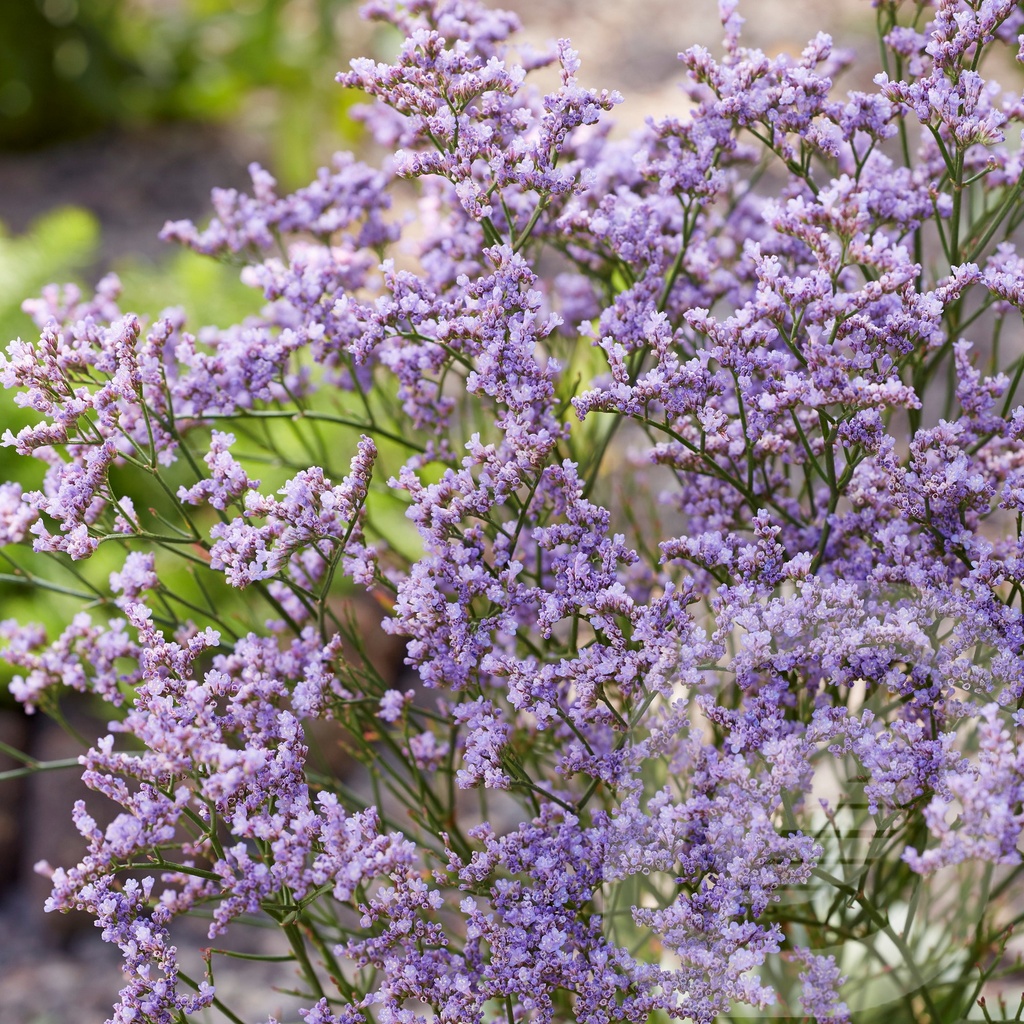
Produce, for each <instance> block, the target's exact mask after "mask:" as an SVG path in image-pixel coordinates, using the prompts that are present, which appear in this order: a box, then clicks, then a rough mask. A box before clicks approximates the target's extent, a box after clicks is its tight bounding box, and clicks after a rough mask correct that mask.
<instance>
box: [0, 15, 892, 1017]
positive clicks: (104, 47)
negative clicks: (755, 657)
mask: <svg viewBox="0 0 1024 1024" xmlns="http://www.w3.org/2000/svg"><path fill="white" fill-rule="evenodd" d="M502 6H505V7H511V8H512V9H514V10H516V11H517V12H518V13H519V14H520V16H521V18H522V21H523V23H524V26H525V29H526V31H525V37H526V40H527V41H528V42H530V43H531V44H533V45H534V46H538V47H540V46H544V45H545V44H547V43H549V42H550V41H551V40H552V39H554V38H557V37H559V36H568V37H569V38H570V39H571V40H572V42H573V45H574V46H575V47H576V49H577V50H579V52H580V55H581V58H582V60H583V67H582V71H581V79H582V80H583V82H584V83H585V84H586V85H589V86H594V87H597V88H615V89H619V90H620V91H621V92H622V93H623V94H624V95H625V96H626V103H624V104H623V105H622V106H620V107H619V108H617V110H616V112H615V115H614V116H615V119H616V120H617V121H618V122H619V123H620V124H621V125H623V126H624V128H628V127H629V126H635V125H638V124H640V123H641V122H642V120H643V119H644V117H646V116H648V115H664V114H667V113H670V112H673V111H679V110H680V107H681V103H682V100H681V97H680V94H679V93H678V89H677V85H676V83H677V82H678V78H679V65H678V61H677V59H676V57H677V54H678V52H679V51H680V50H682V49H685V48H686V47H688V46H690V45H692V44H694V43H703V44H705V45H708V46H710V47H711V48H712V49H714V48H715V47H716V45H717V43H718V40H719V39H720V27H719V25H718V19H717V13H718V6H717V0H631V2H630V0H514V2H511V3H504V4H502ZM741 11H742V13H744V14H745V15H746V16H747V18H748V26H747V39H748V40H749V42H750V44H751V45H758V46H762V47H763V48H765V49H766V50H768V51H769V52H777V51H779V50H787V51H790V52H794V53H796V52H799V51H800V50H801V49H802V48H803V46H804V44H805V43H806V41H807V39H808V38H809V37H810V36H812V35H813V34H814V33H815V32H816V31H818V30H824V31H829V32H832V33H833V34H834V36H835V38H836V40H837V42H838V43H841V44H842V45H843V46H845V47H850V48H853V49H855V50H857V51H858V52H859V53H863V54H865V55H866V56H868V57H869V58H870V59H869V60H866V61H865V62H864V64H863V66H860V65H858V66H857V67H856V68H855V69H854V70H853V71H852V72H851V78H850V84H852V83H853V82H854V81H855V82H856V84H857V85H858V86H863V85H864V84H865V83H866V82H868V81H870V77H871V75H872V74H873V72H874V64H873V60H874V58H873V56H872V55H873V54H874V53H875V52H876V44H875V42H874V36H873V33H874V12H873V9H872V7H871V3H870V0H830V2H824V0H811V2H795V0H758V2H756V3H754V2H753V0H750V2H746V3H743V4H741ZM398 43H399V39H398V37H397V35H395V34H394V33H389V32H388V31H387V30H383V29H381V28H380V27H379V26H371V25H368V24H366V23H364V22H362V21H361V20H360V18H359V16H358V10H357V7H356V5H355V4H353V3H350V2H349V0H0V347H2V346H5V345H6V343H7V341H8V340H10V339H12V338H15V337H17V336H19V335H21V336H26V337H27V336H30V335H32V334H33V333H34V331H35V328H34V327H33V325H32V324H31V322H30V321H29V319H28V318H27V317H26V316H25V315H24V314H23V313H22V312H21V310H20V304H21V302H22V300H23V299H24V298H26V297H28V296H31V295H35V294H38V292H39V290H40V288H42V287H43V286H44V285H46V284H47V283H49V282H60V283H63V282H66V281H76V282H78V283H79V284H80V285H82V286H83V287H84V288H89V287H91V286H92V285H93V284H94V283H95V282H96V281H97V280H98V279H99V278H100V277H101V276H102V275H103V274H104V273H106V272H107V271H110V270H115V271H117V273H118V274H119V275H120V277H121V279H122V281H123V283H124V299H123V302H122V307H123V308H125V309H132V310H135V311H137V312H139V313H140V314H143V315H148V316H151V317H152V316H154V315H156V314H157V313H158V312H159V311H160V310H161V309H163V308H164V307H166V306H169V305H179V304H180V305H183V306H185V307H186V309H187V310H188V313H189V320H190V323H191V324H192V325H193V326H197V325H199V324H208V323H213V324H221V325H226V324H229V323H232V322H236V321H237V320H238V319H239V318H240V317H243V316H244V315H246V313H248V312H250V311H253V310H255V309H256V308H257V306H258V303H257V301H256V296H255V295H254V293H252V292H251V291H249V290H248V289H246V288H244V287H243V286H242V285H241V284H240V283H239V281H238V271H237V268H232V267H228V266H225V265H221V264H218V263H216V262H213V261H211V260H205V259H202V258H200V257H197V256H194V255H191V254H189V253H185V252H181V251H177V250H173V249H169V248H168V247H166V246H164V245H163V244H162V243H160V242H159V241H158V239H157V233H158V232H159V230H160V228H161V226H162V225H163V223H164V221H165V220H168V219H181V218H186V217H188V218H194V219H197V220H200V219H203V218H204V216H205V211H206V210H207V209H208V204H209V191H210V189H211V188H212V187H214V186H234V187H241V188H245V187H246V185H247V183H248V174H247V171H246V167H247V165H248V164H249V162H250V161H252V160H258V161H260V162H261V163H262V164H263V165H264V166H266V167H268V168H269V169H270V170H271V171H272V173H274V175H275V176H276V177H277V178H278V181H279V183H280V185H281V187H282V188H284V189H290V188H295V187H298V186H300V185H302V184H304V183H306V182H307V181H308V180H309V179H310V177H311V176H312V174H313V173H314V171H315V169H316V168H317V167H318V166H320V165H321V164H323V163H324V162H326V160H327V159H328V158H329V156H330V154H331V153H332V152H334V151H335V150H336V149H339V148H343V149H356V150H360V149H365V142H364V140H363V138H362V136H361V131H360V129H359V127H358V126H357V125H355V124H354V123H353V122H352V121H351V120H350V119H349V118H348V116H347V115H348V110H349V108H350V107H351V105H352V104H353V103H355V102H358V101H359V100H360V99H361V97H360V96H359V95H357V94H354V93H352V92H350V91H346V90H343V89H341V88H340V87H339V86H337V85H336V84H335V82H334V75H335V73H336V72H337V71H338V70H340V69H341V68H343V67H346V66H347V63H348V60H349V59H350V58H351V57H353V56H357V55H369V56H374V57H376V58H378V59H384V58H385V57H386V56H388V55H389V54H390V53H392V52H394V49H395V48H396V47H397V45H398ZM27 422H29V418H28V417H27V416H26V415H25V414H24V412H23V411H22V410H20V409H17V408H16V407H15V406H14V405H13V403H12V401H11V396H10V395H8V394H6V393H3V392H0V431H2V430H3V429H6V428H7V427H10V428H11V429H13V430H15V431H17V430H18V429H19V428H20V427H21V426H22V425H24V424H25V423H27ZM8 479H17V480H19V481H20V482H21V483H23V484H24V485H25V486H35V485H36V484H37V483H38V479H39V470H38V468H36V467H34V466H32V465H31V460H26V459H19V458H16V457H13V456H12V455H11V454H10V451H9V449H4V448H0V481H5V480H8ZM97 561H99V562H102V559H99V558H98V559H97ZM115 567H116V566H113V565H111V566H109V567H105V566H104V565H102V564H100V565H98V566H97V567H96V568H97V571H101V572H102V571H103V570H104V569H106V571H109V570H110V569H112V568H115ZM5 571H8V569H7V567H5V566H4V565H0V620H2V619H5V618H15V617H16V618H17V619H19V620H20V621H22V622H26V621H40V622H43V623H44V624H46V626H47V629H48V632H49V635H50V636H51V637H52V636H54V635H56V633H58V632H59V631H60V628H61V625H60V624H61V620H62V619H63V620H66V617H67V615H68V613H69V611H70V610H71V608H70V606H67V607H65V606H64V605H62V604H61V603H60V602H59V601H55V600H54V599H53V596H52V595H46V596H40V595H37V594H32V593H31V592H27V591H26V590H25V589H24V588H22V587H18V586H16V585H14V584H12V583H10V582H4V581H3V580H2V574H3V573H4V572H5ZM75 610H77V609H75ZM5 672H6V674H5ZM9 678H10V673H9V671H8V670H6V669H4V668H0V744H6V745H7V746H8V747H9V748H16V749H18V750H22V751H27V752H29V753H30V754H31V755H32V756H33V757H35V758H36V759H38V760H40V761H53V760H59V759H71V758H74V757H75V756H77V754H78V753H79V752H80V751H81V749H82V748H81V745H80V744H79V743H78V742H76V741H75V740H74V739H71V738H69V736H68V735H66V733H65V732H64V731H62V730H61V729H60V728H59V727H58V726H56V725H54V724H53V723H52V722H50V721H49V720H48V719H44V718H43V717H42V716H40V715H37V716H33V717H26V716H24V715H23V714H22V713H21V712H20V711H19V710H18V709H17V708H16V707H15V706H14V704H13V702H12V701H11V700H10V698H9V697H8V696H7V694H6V683H7V682H8V680H9ZM63 711H64V713H65V715H66V716H67V717H68V719H69V723H70V725H71V726H73V727H74V728H77V729H78V731H79V732H80V733H82V734H83V735H84V736H86V737H88V736H90V735H96V733H97V732H99V731H101V730H104V725H103V721H102V718H97V717H95V716H94V715H95V711H94V709H93V708H91V707H90V705H89V703H88V702H87V701H85V700H84V699H82V700H71V701H68V702H67V706H66V707H64V708H63ZM17 765H18V762H17V761H16V760H13V759H11V758H10V757H5V756H4V754H3V747H2V746H0V772H7V773H8V776H9V777H7V778H5V779H0V1024H72V1022H73V1024H91V1022H97V1024H98V1022H100V1021H103V1020H105V1019H106V1018H107V1017H109V1015H110V1007H111V1004H112V1002H113V1000H114V998H115V997H116V993H117V990H118V988H119V987H120V984H121V978H120V972H119V970H118V965H119V963H120V957H119V954H118V951H117V950H116V949H115V948H112V947H109V946H104V944H103V943H101V942H100V941H99V937H98V936H97V935H96V934H95V931H94V930H93V929H92V927H91V921H90V920H87V919H85V917H84V915H83V917H82V919H81V920H75V919H74V917H73V916H71V917H59V918H50V917H47V916H45V915H44V914H43V913H42V912H41V906H42V903H43V900H44V899H45V897H46V895H47V892H48V884H47V883H46V881H45V880H44V879H42V878H40V877H39V876H38V875H36V874H35V873H34V872H33V871H32V865H33V864H34V863H35V862H36V861H38V860H40V859H44V858H45V859H47V860H49V861H51V862H52V863H54V864H68V863H74V862H76V861H77V860H78V858H79V856H80V852H81V839H80V837H79V836H78V834H77V833H76V832H75V830H74V828H73V827H72V825H71V821H70V809H71V805H72V802H73V801H74V800H75V799H76V798H78V797H80V796H82V795H83V794H82V792H81V790H80V786H79V784H78V783H77V772H76V771H75V770H74V769H73V768H70V769H66V770H63V771H54V772H46V773H42V774H24V775H21V776H17V775H15V774H11V773H15V772H16V771H17ZM287 982H288V978H287V976H284V977H283V978H281V979H276V983H278V984H284V985H285V986H286V985H287ZM218 984H219V986H220V985H227V986H229V987H230V986H231V985H232V981H231V979H230V978H221V977H220V976H219V977H218ZM266 992H267V987H266V985H260V986H258V987H257V988H256V989H255V990H251V991H248V992H246V991H245V990H244V988H243V987H241V984H240V983H238V991H236V992H235V993H234V994H232V995H230V997H229V998H228V999H227V1001H228V1002H229V1003H230V1004H231V1005H233V1006H234V1005H238V1006H239V1007H241V1008H244V1009H245V1011H246V1012H247V1013H249V1014H250V1016H251V1019H252V1020H254V1021H257V1020H266V1018H267V1015H268V1014H269V1013H271V1012H277V1011H280V1012H287V1009H288V1008H287V1006H286V1005H284V1003H282V1004H281V1006H278V1005H277V1004H274V1005H268V1004H267V1002H266V998H265V994H266ZM285 1002H286V1001H285Z"/></svg>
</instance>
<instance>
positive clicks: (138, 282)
mask: <svg viewBox="0 0 1024 1024" xmlns="http://www.w3.org/2000/svg"><path fill="white" fill-rule="evenodd" d="M0 4H2V0H0ZM99 241H100V230H99V224H98V223H97V221H96V218H95V217H93V215H92V214H90V213H88V212H87V211H85V210H81V209H75V208H63V209H57V210H53V211H51V212H50V213H48V214H46V215H45V216H43V217H41V218H39V220H37V221H36V222H35V223H34V224H33V225H32V227H31V229H30V230H29V231H27V232H26V233H25V234H23V235H19V236H10V235H8V234H7V233H6V232H5V231H4V230H3V227H2V225H0V349H3V348H5V347H6V345H7V342H8V341H9V340H11V339H12V338H16V337H23V338H34V337H35V336H36V335H37V333H38V332H37V329H36V327H35V325H34V324H33V323H32V321H31V319H30V318H29V317H28V316H27V315H26V314H25V313H23V312H22V311H21V303H22V301H23V300H24V299H25V298H27V297H29V296H33V295H37V294H39V292H40V290H41V289H42V288H43V287H44V286H45V285H47V284H50V283H60V284H63V283H65V282H68V281H74V282H75V283H77V284H78V285H79V286H80V287H81V288H82V292H83V294H86V295H87V294H89V293H90V286H91V285H92V284H94V283H95V282H92V281H86V280H84V279H83V274H84V272H85V271H86V270H87V268H89V267H90V266H91V265H92V264H93V263H94V261H95V258H96V254H97V250H98V246H99ZM116 269H117V272H118V274H119V276H120V277H121V281H122V284H123V285H124V292H123V295H122V300H121V306H122V308H123V309H125V310H131V311H133V312H138V313H139V314H140V315H142V316H144V317H146V318H147V319H149V320H150V321H152V320H153V319H155V318H156V317H157V316H158V315H159V314H160V312H161V311H162V310H164V309H166V308H167V307H168V306H171V305H181V306H184V307H185V308H186V309H187V311H188V321H189V325H190V326H191V327H192V328H197V327H199V326H200V325H205V324H217V325H222V326H224V325H228V324H232V323H237V322H238V321H239V320H241V319H243V318H244V317H245V316H246V315H248V314H250V313H253V312H255V311H256V310H257V309H258V308H259V306H260V302H261V297H260V295H259V294H258V293H257V292H254V291H253V290H252V289H251V288H247V287H246V286H245V285H243V284H242V283H241V281H240V280H239V271H238V268H237V267H232V266H228V265H226V264H222V263H218V262H216V261H215V260H211V259H207V258H205V257H202V256H197V255H196V254H195V253H192V252H189V251H187V250H179V251H176V252H171V253H169V255H168V257H167V258H166V259H165V260H162V261H161V262H159V263H152V262H144V261H141V260H133V261H126V262H124V263H123V264H122V265H120V266H118V267H117V268H116ZM14 396H15V392H13V391H6V390H3V389H0V431H3V430H6V429H11V430H13V431H14V432H15V433H17V431H18V430H19V429H21V427H23V426H25V425H26V424H29V423H32V422H35V421H36V420H37V419H38V416H37V415H36V414H35V413H33V412H32V411H31V410H25V409H22V408H20V407H19V406H18V405H17V404H16V403H15V400H14ZM44 468H45V467H44V465H43V463H42V462H40V461H39V460H37V459H29V458H24V457H22V456H19V455H16V454H14V452H13V450H12V449H10V448H3V447H0V482H3V481H7V480H14V481H17V482H18V483H20V484H21V485H22V486H23V487H25V488H26V489H28V488H36V487H38V486H39V485H40V483H41V480H42V475H43V470H44ZM183 482H184V481H183ZM133 497H134V498H135V499H136V500H137V502H138V504H139V505H140V506H141V507H144V505H145V504H146V503H149V502H151V498H152V496H151V495H149V494H146V493H136V494H134V495H133ZM122 558H123V553H120V552H118V551H116V550H114V549H113V548H110V549H109V550H108V549H101V551H100V552H98V553H97V555H96V556H95V557H94V558H93V559H90V560H89V563H88V564H87V565H86V564H76V563H72V562H71V561H70V560H69V559H67V558H66V557H65V556H63V555H60V556H52V555H34V554H32V552H31V551H30V550H29V548H28V547H27V546H25V545H18V546H13V547H10V548H7V549H6V551H5V552H3V553H0V619H5V618H9V617H14V616H16V617H17V618H18V619H19V620H20V621H22V622H40V623H42V624H43V625H44V627H45V628H46V631H47V635H48V636H50V637H51V638H53V637H56V636H57V635H58V634H59V633H60V631H61V630H62V629H63V628H64V626H65V625H66V624H67V622H68V621H70V617H71V615H73V614H74V613H75V612H76V611H79V610H81V602H80V601H77V600H74V599H72V598H62V597H61V596H60V595H59V594H55V593H54V592H53V591H41V590H38V589H35V588H33V587H29V586H26V585H24V584H19V583H16V582H12V581H11V580H10V579H9V578H8V579H6V580H5V579H3V577H4V576H7V577H9V576H10V575H12V574H13V573H14V571H15V569H21V570H23V571H25V572H29V573H38V574H39V575H41V576H44V577H45V578H47V579H49V580H52V581H54V582H56V583H58V584H60V585H61V586H66V587H69V588H71V589H80V586H81V583H80V580H79V579H78V577H79V575H81V576H83V577H86V578H88V579H89V580H91V581H92V582H94V583H99V584H101V585H102V584H103V583H104V582H105V580H106V577H107V575H109V573H110V572H112V571H113V570H115V569H117V568H118V567H119V566H120V561H121V559H122ZM12 560H13V561H12ZM172 573H173V574H174V575H175V586H176V587H178V588H179V589H180V590H181V591H182V592H188V591H189V588H190V587H191V586H192V584H191V581H190V580H189V579H187V578H186V576H185V574H183V571H182V570H181V568H180V566H178V565H177V564H176V563H175V564H174V568H173V570H172ZM178 576H181V579H178V578H177V577H178ZM228 599H230V595H229V598H228ZM10 675H11V669H10V667H9V666H5V667H4V668H3V669H2V670H0V706H9V705H10V698H9V696H8V695H7V688H6V685H5V684H6V682H7V681H8V680H9V678H10Z"/></svg>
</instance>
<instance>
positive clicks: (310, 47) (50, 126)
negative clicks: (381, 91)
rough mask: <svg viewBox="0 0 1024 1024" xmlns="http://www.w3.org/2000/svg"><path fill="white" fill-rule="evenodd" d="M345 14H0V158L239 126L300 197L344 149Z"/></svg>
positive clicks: (204, 10) (318, 10) (237, 5)
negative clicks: (150, 132)
mask: <svg viewBox="0 0 1024 1024" xmlns="http://www.w3.org/2000/svg"><path fill="white" fill-rule="evenodd" d="M348 5H349V0H2V2H0V150H3V149H7V150H11V149H19V148H31V147H36V146H40V145H45V144H48V143H52V142H55V141H58V140H60V139H64V138H70V137H74V136H79V135H83V134H87V133H89V132H92V131H95V130H96V129H98V128H103V127H111V126H129V127H130V126H132V125H139V124H152V123H154V122H159V121H161V120H167V119H181V120H198V121H226V120H228V119H232V120H234V121H238V120H239V119H240V120H241V121H242V122H243V123H248V125H249V127H250V128H252V129H254V130H257V131H260V132H261V133H262V134H264V135H265V136H266V138H267V139H268V141H269V143H270V148H271V153H272V156H273V161H272V163H273V166H274V170H275V173H276V174H277V175H278V176H279V177H280V178H281V180H282V182H283V183H284V184H286V185H296V184H299V183H302V181H303V180H304V179H305V178H307V177H308V176H309V175H310V173H311V172H312V171H313V170H314V169H315V166H316V163H317V162H318V161H322V159H323V158H324V157H325V156H326V155H327V151H329V150H330V149H333V148H337V145H338V144H339V142H340V143H343V144H347V143H348V142H349V141H350V139H349V137H348V133H350V132H351V130H352V129H351V128H348V129H346V128H345V118H344V114H345V110H346V108H347V105H348V104H349V103H350V102H351V99H350V97H349V96H348V95H347V93H346V91H345V90H342V89H340V88H339V87H338V86H337V85H336V84H335V82H334V74H335V72H336V71H337V70H338V69H339V68H340V66H341V64H342V63H343V62H342V59H341V56H340V55H341V52H342V47H341V24H342V20H343V19H342V14H343V11H344V9H345V8H346V7H347V6H348Z"/></svg>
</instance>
